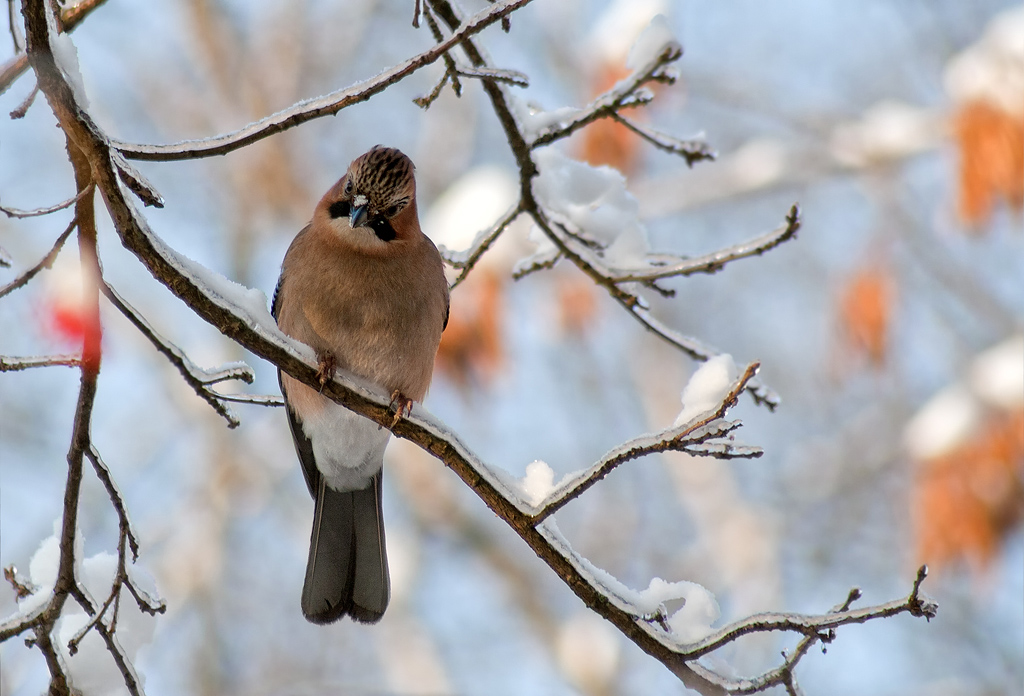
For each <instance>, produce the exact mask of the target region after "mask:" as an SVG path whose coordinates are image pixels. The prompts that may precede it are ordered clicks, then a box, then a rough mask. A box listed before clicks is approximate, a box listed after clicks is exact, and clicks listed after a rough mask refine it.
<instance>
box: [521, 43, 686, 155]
mask: <svg viewBox="0 0 1024 696" xmlns="http://www.w3.org/2000/svg"><path fill="white" fill-rule="evenodd" d="M682 55H683V49H682V47H681V46H680V45H679V44H678V43H676V42H674V41H672V42H670V43H668V44H666V45H665V47H664V48H663V49H662V51H661V53H659V54H658V55H657V56H655V57H654V58H652V59H651V60H650V61H649V62H648V63H647V64H646V65H644V66H643V67H641V68H639V69H638V70H636V71H635V72H633V74H631V75H630V76H629V77H627V78H625V79H624V80H622V81H620V82H619V83H618V84H616V85H615V86H614V87H613V88H612V89H610V90H608V91H607V92H605V93H604V94H601V95H600V96H598V97H597V99H595V100H594V101H593V102H591V103H590V104H588V105H587V107H586V108H585V109H583V110H582V111H580V112H579V113H578V114H577V115H576V116H575V117H574V118H572V119H571V120H569V121H567V122H565V123H559V124H556V125H554V126H550V127H548V128H545V129H543V130H542V131H541V132H540V133H538V134H537V137H535V138H534V139H533V142H531V143H530V149H531V150H533V149H536V148H538V147H542V146H544V145H550V144H551V143H553V142H555V141H556V140H561V139H563V138H567V137H569V136H570V135H572V134H573V133H575V132H576V131H578V130H579V129H581V128H583V127H584V126H587V125H589V124H591V123H593V122H594V121H596V120H598V119H600V118H605V117H609V116H611V115H613V114H615V113H617V112H618V111H619V110H620V109H624V108H628V107H633V106H639V105H641V104H645V103H647V102H649V101H650V100H651V99H652V98H653V96H654V95H653V94H651V93H650V92H647V91H645V90H643V89H642V88H643V86H644V85H646V84H647V83H648V82H668V83H671V82H674V81H675V77H674V76H673V75H671V74H670V73H668V72H666V71H665V67H666V66H667V65H669V64H671V63H674V62H675V61H677V60H679V58H681V57H682Z"/></svg>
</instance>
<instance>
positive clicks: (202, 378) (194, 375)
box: [101, 283, 278, 428]
mask: <svg viewBox="0 0 1024 696" xmlns="http://www.w3.org/2000/svg"><path fill="white" fill-rule="evenodd" d="M101 290H102V291H103V294H104V295H105V296H106V298H107V299H108V300H109V301H110V304H112V305H114V307H116V308H117V310H118V311H119V312H121V314H123V315H124V316H125V317H126V318H127V319H128V321H130V322H131V323H132V324H133V325H134V326H135V328H136V329H138V330H139V333H141V334H142V335H143V336H145V337H146V338H148V339H149V341H150V343H152V344H153V346H154V347H155V348H156V349H157V350H158V351H160V353H162V354H163V355H164V356H165V357H166V358H167V359H168V360H169V361H170V362H171V364H172V365H174V366H175V367H176V368H178V372H180V373H181V376H182V379H184V380H185V383H186V384H188V386H190V387H192V389H193V390H195V393H196V394H198V395H199V396H200V397H202V399H203V400H204V401H206V403H208V404H210V406H211V407H213V410H214V411H216V412H217V413H218V414H219V415H220V416H222V417H223V418H224V420H226V421H227V422H228V427H229V428H236V427H238V425H239V420H238V418H237V417H236V416H235V414H234V413H233V412H232V411H231V409H230V408H228V407H227V406H226V405H225V404H224V403H223V402H225V401H239V402H243V401H245V402H249V403H259V402H258V401H255V400H254V399H257V398H259V397H248V396H234V397H232V396H225V395H223V394H220V393H218V392H216V391H214V390H213V389H212V388H211V387H212V386H213V385H214V384H218V383H219V382H225V381H228V380H240V381H242V382H245V383H246V384H252V382H253V379H254V375H253V371H252V368H251V367H249V366H248V365H246V364H245V363H234V364H231V365H224V366H222V367H220V368H217V369H215V370H206V369H203V368H201V367H199V366H198V365H196V364H195V363H194V362H192V360H191V359H190V358H189V357H188V356H187V355H185V352H184V351H182V350H181V349H180V348H178V346H176V345H174V344H173V343H171V342H170V341H169V340H167V339H166V338H164V337H163V336H161V335H160V334H159V333H158V332H157V330H156V329H154V328H153V327H152V325H150V323H149V322H148V321H147V320H146V318H145V317H144V316H142V314H140V313H139V312H138V311H137V310H136V309H135V308H134V307H132V306H131V305H130V304H128V302H127V300H125V299H124V298H123V297H121V295H120V294H119V293H118V292H117V291H116V290H114V288H112V287H111V286H110V285H109V284H108V283H103V285H102V286H101ZM264 399H268V401H265V402H264V403H278V401H275V400H274V399H273V397H264Z"/></svg>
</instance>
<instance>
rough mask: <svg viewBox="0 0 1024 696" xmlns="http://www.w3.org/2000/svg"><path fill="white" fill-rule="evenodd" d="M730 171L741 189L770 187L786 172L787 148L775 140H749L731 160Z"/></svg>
mask: <svg viewBox="0 0 1024 696" xmlns="http://www.w3.org/2000/svg"><path fill="white" fill-rule="evenodd" d="M729 171H730V173H731V174H732V177H733V180H734V181H735V182H736V185H737V186H738V187H740V188H741V189H744V190H752V189H758V188H761V187H762V186H768V185H769V184H772V183H774V182H776V181H778V180H779V178H781V177H782V175H783V174H785V172H786V147H785V145H783V144H782V142H781V141H779V140H776V139H774V138H754V139H752V140H748V141H747V142H746V143H744V144H743V145H742V146H740V148H739V149H737V150H736V152H734V153H733V155H732V157H731V158H729Z"/></svg>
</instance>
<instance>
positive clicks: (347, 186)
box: [345, 179, 352, 196]
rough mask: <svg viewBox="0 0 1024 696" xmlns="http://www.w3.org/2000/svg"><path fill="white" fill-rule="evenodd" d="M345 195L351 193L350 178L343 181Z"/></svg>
mask: <svg viewBox="0 0 1024 696" xmlns="http://www.w3.org/2000/svg"><path fill="white" fill-rule="evenodd" d="M345 195H346V196H350V195H352V180H351V179H348V180H346V181H345Z"/></svg>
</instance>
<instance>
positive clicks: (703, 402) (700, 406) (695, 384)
mask: <svg viewBox="0 0 1024 696" xmlns="http://www.w3.org/2000/svg"><path fill="white" fill-rule="evenodd" d="M736 377H737V371H736V363H735V362H734V361H733V359H732V356H731V355H729V354H728V353H722V354H721V355H716V356H715V357H713V358H711V359H710V360H708V361H707V362H705V363H704V364H703V365H701V366H700V368H699V369H698V370H697V371H696V372H694V373H693V375H692V376H691V377H690V381H689V382H687V383H686V387H685V388H684V389H683V395H682V402H683V410H682V411H680V412H679V415H678V416H676V420H675V422H674V423H673V424H672V425H673V427H678V426H680V425H684V424H686V423H688V422H690V421H691V420H693V419H694V418H695V417H697V416H699V415H701V414H702V413H705V412H707V411H711V410H714V409H716V408H718V406H719V405H720V404H721V403H722V399H724V398H725V395H726V394H728V393H729V388H730V387H731V386H732V384H733V382H735V381H736Z"/></svg>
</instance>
